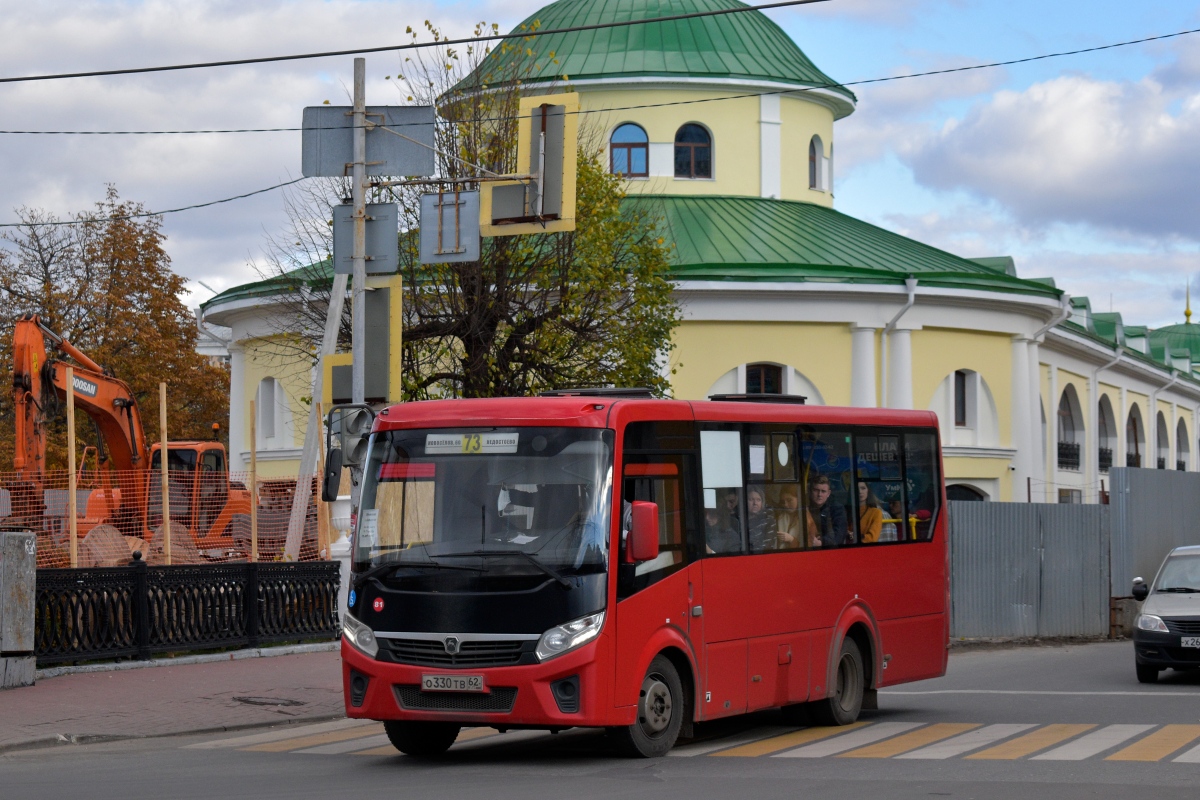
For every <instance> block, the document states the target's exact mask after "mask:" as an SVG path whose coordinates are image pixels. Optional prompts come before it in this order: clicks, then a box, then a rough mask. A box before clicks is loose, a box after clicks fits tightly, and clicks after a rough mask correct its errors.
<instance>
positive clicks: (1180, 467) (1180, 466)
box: [1175, 459, 1187, 472]
mask: <svg viewBox="0 0 1200 800" xmlns="http://www.w3.org/2000/svg"><path fill="white" fill-rule="evenodd" d="M1175 469H1176V470H1177V471H1179V472H1187V462H1186V461H1184V460H1182V459H1180V460H1178V461H1176V462H1175Z"/></svg>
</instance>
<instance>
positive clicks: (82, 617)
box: [34, 561, 340, 666]
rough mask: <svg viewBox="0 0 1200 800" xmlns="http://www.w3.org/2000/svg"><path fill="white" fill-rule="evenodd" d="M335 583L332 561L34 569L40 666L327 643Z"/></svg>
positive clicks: (334, 625) (333, 622)
mask: <svg viewBox="0 0 1200 800" xmlns="http://www.w3.org/2000/svg"><path fill="white" fill-rule="evenodd" d="M339 582H340V574H339V564H338V562H335V561H334V562H331V561H317V562H311V563H289V564H282V563H272V564H265V563H259V564H211V565H188V566H178V567H174V566H173V567H161V566H160V567H151V566H148V565H147V564H146V563H145V562H144V561H135V562H133V564H131V565H130V566H127V567H101V568H95V569H40V570H38V572H37V599H36V610H35V618H34V626H35V627H34V647H35V649H36V653H37V663H38V666H46V665H49V664H58V663H62V662H67V661H90V660H97V659H109V658H138V659H146V658H149V657H151V656H153V655H155V654H160V653H169V652H184V651H192V650H206V649H213V648H224V647H256V646H258V645H260V644H268V643H272V642H282V641H289V640H299V639H334V638H337V636H338V633H339V626H338V609H337V596H338V584H339Z"/></svg>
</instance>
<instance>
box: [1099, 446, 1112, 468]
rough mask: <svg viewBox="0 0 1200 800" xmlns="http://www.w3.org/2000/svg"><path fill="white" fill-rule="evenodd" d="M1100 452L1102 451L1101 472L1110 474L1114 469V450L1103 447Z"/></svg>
mask: <svg viewBox="0 0 1200 800" xmlns="http://www.w3.org/2000/svg"><path fill="white" fill-rule="evenodd" d="M1099 451H1100V452H1099V456H1100V471H1101V472H1108V471H1109V470H1110V469H1112V465H1113V451H1112V448H1109V447H1101V448H1099Z"/></svg>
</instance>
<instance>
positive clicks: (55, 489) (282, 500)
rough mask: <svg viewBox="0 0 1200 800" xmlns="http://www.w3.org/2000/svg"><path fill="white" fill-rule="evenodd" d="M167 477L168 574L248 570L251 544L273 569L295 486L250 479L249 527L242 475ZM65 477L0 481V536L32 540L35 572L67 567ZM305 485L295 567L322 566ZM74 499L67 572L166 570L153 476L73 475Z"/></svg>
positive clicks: (317, 510) (323, 539)
mask: <svg viewBox="0 0 1200 800" xmlns="http://www.w3.org/2000/svg"><path fill="white" fill-rule="evenodd" d="M168 475H169V480H168V493H167V499H168V504H169V507H170V515H171V525H170V526H169V531H170V538H171V558H170V563H171V564H173V565H180V564H210V563H221V562H236V561H248V560H251V553H252V551H253V550H254V549H255V546H254V544H255V542H256V543H257V554H258V560H259V561H279V560H281V559H282V557H283V552H284V545H285V542H286V540H287V535H288V528H289V525H290V520H291V514H292V500H293V497H294V496H295V492H296V485H297V482H296V478H294V477H292V478H263V477H261V476H260V477H259V478H258V480H257V482H256V483H257V492H255V493H253V496H254V497H256V498H257V501H256V505H257V514H256V515H253V516H256V517H257V519H256V521H252V515H251V507H252V503H253V501H252V493H251V492H250V490H249V489H250V486H249V484H250V480H249V475H248V473H237V472H235V473H227V472H216V471H208V470H203V469H200V470H193V469H171V470H170V471H169V473H168ZM69 477H70V476H69V473H67V472H66V471H61V470H60V471H53V472H48V473H44V474H41V475H38V476H36V477H34V478H31V477H29V476H19V475H17V474H16V473H0V527H5V528H10V529H24V530H30V531H33V532H34V533H35V534H36V535H37V561H38V568H39V569H47V568H64V567H70V566H72V562H71V547H70V535H69V530H70V512H69V507H70V489H69ZM310 480H311V481H312V491H311V492H310V494H309V499H308V504H307V508H306V510H305V514H304V520H303V525H302V527H301V530H300V532H299V533H300V547H299V552H298V558H297V560H299V561H316V560H322V559H326V558H328V542H329V541H330V538H329V524H328V513H327V511H326V509H325V504H324V503H318V502H317V498H318V496H319V494H318V488H317V486H316V482H317V479H316V478H315V477H314V478H312V479H310ZM75 498H76V511H75V528H76V559H75V566H78V567H87V568H91V567H117V566H123V565H126V564H129V563H130V561H131V559H132V557H133V553H134V552H140V553H141V554H142V558H143V559H144V560H145V561H146V562H147V563H148V564H150V565H151V566H154V565H159V564H166V563H167V558H166V552H165V547H164V545H165V540H166V537H165V536H163V535H162V527H163V526H162V484H161V473H160V472H158V471H157V470H139V471H128V472H117V471H108V470H91V471H83V470H81V471H80V472H79V473H78V476H77V488H76V491H75ZM255 522H256V524H255Z"/></svg>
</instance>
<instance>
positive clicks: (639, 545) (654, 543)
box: [625, 500, 658, 564]
mask: <svg viewBox="0 0 1200 800" xmlns="http://www.w3.org/2000/svg"><path fill="white" fill-rule="evenodd" d="M656 558H658V503H647V502H644V501H641V500H635V501H634V502H633V522H632V524H631V526H630V529H629V542H628V543H627V545H626V547H625V560H626V561H627V562H629V563H631V564H636V563H637V562H639V561H653V560H654V559H656Z"/></svg>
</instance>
